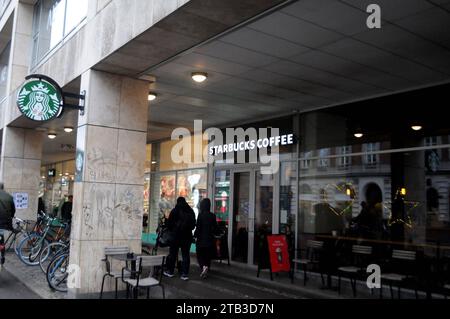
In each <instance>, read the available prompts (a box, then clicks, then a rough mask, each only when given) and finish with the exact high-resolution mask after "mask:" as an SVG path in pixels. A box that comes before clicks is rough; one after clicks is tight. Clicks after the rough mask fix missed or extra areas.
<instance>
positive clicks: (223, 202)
mask: <svg viewBox="0 0 450 319" xmlns="http://www.w3.org/2000/svg"><path fill="white" fill-rule="evenodd" d="M214 191H215V193H214V213H215V214H216V218H217V222H218V223H225V225H228V224H229V213H230V193H231V184H230V171H229V170H224V171H216V172H215V181H214Z"/></svg>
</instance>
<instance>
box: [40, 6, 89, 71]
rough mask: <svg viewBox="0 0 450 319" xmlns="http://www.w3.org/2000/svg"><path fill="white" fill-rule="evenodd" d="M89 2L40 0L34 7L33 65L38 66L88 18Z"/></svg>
mask: <svg viewBox="0 0 450 319" xmlns="http://www.w3.org/2000/svg"><path fill="white" fill-rule="evenodd" d="M87 10H88V0H40V1H38V2H37V3H36V4H35V6H34V16H33V55H32V65H33V66H34V65H36V64H37V63H38V62H39V61H40V60H41V59H42V58H43V57H44V56H45V55H46V54H47V52H49V51H50V50H51V49H53V48H54V47H55V46H57V45H58V44H59V43H61V41H62V40H63V39H64V37H65V36H67V35H68V34H69V33H70V32H71V31H73V30H74V29H75V28H76V27H77V26H78V25H79V24H80V23H81V22H82V21H83V20H84V18H85V17H86V15H87Z"/></svg>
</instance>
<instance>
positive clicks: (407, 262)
mask: <svg viewBox="0 0 450 319" xmlns="http://www.w3.org/2000/svg"><path fill="white" fill-rule="evenodd" d="M392 262H394V263H395V262H396V263H397V264H398V266H399V267H398V269H402V270H405V271H404V272H401V273H400V272H398V273H397V272H391V273H385V274H382V275H381V289H380V298H383V281H385V282H388V283H389V288H390V290H391V298H392V299H394V291H393V289H392V287H393V285H396V286H397V289H398V299H400V295H401V285H402V283H404V282H405V280H408V279H411V278H412V276H413V275H412V269H414V268H415V267H416V263H417V252H416V251H409V250H397V249H394V250H393V251H392V259H391V263H392ZM408 270H409V271H408ZM414 291H415V295H416V299H418V298H419V296H418V293H417V287H415V288H414Z"/></svg>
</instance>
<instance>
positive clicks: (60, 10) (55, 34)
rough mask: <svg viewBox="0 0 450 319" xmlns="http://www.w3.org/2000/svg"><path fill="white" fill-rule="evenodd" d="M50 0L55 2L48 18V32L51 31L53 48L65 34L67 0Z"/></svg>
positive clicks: (51, 45)
mask: <svg viewBox="0 0 450 319" xmlns="http://www.w3.org/2000/svg"><path fill="white" fill-rule="evenodd" d="M50 2H53V3H52V7H51V9H50V12H49V15H48V18H47V32H48V33H50V49H52V48H53V47H54V46H55V45H57V44H58V43H59V42H60V41H61V40H62V38H63V36H64V14H65V7H66V0H59V1H50Z"/></svg>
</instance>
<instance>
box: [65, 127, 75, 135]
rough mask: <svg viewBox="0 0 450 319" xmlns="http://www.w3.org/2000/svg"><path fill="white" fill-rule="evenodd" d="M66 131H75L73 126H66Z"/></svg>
mask: <svg viewBox="0 0 450 319" xmlns="http://www.w3.org/2000/svg"><path fill="white" fill-rule="evenodd" d="M64 132H66V133H72V132H73V127H70V126H67V127H65V128H64Z"/></svg>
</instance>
